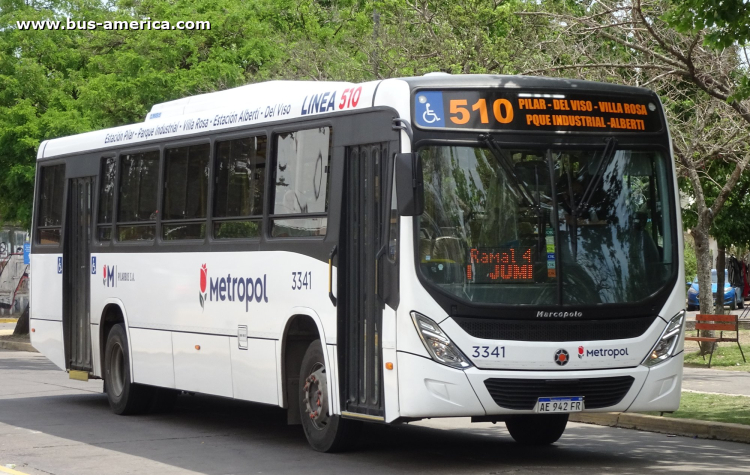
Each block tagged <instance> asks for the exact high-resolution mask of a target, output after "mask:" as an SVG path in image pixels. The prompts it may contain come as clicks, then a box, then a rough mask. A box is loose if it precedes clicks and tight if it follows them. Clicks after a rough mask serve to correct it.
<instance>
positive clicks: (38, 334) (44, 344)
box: [29, 318, 66, 371]
mask: <svg viewBox="0 0 750 475" xmlns="http://www.w3.org/2000/svg"><path fill="white" fill-rule="evenodd" d="M29 325H30V328H33V329H34V331H33V332H32V333H31V345H32V346H33V347H34V348H36V349H37V350H39V353H41V354H43V355H44V356H46V357H47V359H49V360H50V361H51V362H53V363H55V366H57V367H58V368H60V369H61V370H63V371H65V369H66V368H65V347H64V346H63V329H62V322H52V321H49V320H38V319H35V318H32V319H31V320H30V321H29Z"/></svg>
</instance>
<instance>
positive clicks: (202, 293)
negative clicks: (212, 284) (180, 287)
mask: <svg viewBox="0 0 750 475" xmlns="http://www.w3.org/2000/svg"><path fill="white" fill-rule="evenodd" d="M207 278H208V268H207V267H206V264H203V265H202V266H201V281H200V282H201V291H200V293H199V294H198V298H199V299H200V302H201V308H202V309H204V310H205V308H204V305H205V303H206V297H207V295H206V280H207Z"/></svg>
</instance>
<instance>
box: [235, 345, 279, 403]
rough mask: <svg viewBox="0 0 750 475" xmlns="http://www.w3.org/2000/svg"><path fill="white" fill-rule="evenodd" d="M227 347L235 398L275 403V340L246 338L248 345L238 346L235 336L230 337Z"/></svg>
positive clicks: (276, 397)
mask: <svg viewBox="0 0 750 475" xmlns="http://www.w3.org/2000/svg"><path fill="white" fill-rule="evenodd" d="M229 346H230V351H231V356H232V386H233V388H234V397H235V398H237V399H245V400H248V401H256V402H263V403H266V404H273V405H277V404H278V403H279V393H278V390H277V389H278V381H277V377H276V375H277V368H276V364H277V363H276V341H275V340H260V339H257V338H248V340H247V348H246V349H241V348H240V347H239V345H238V340H237V338H234V337H231V338H230V339H229Z"/></svg>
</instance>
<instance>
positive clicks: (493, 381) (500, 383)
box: [484, 376, 634, 411]
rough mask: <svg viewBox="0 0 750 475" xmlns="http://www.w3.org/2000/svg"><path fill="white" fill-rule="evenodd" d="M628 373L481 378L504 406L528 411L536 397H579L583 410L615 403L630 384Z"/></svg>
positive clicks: (623, 394)
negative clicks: (566, 377) (531, 377)
mask: <svg viewBox="0 0 750 475" xmlns="http://www.w3.org/2000/svg"><path fill="white" fill-rule="evenodd" d="M633 381H634V379H633V377H632V376H612V377H607V378H579V379H508V378H490V379H486V380H485V381H484V385H485V387H487V391H489V393H490V396H492V399H493V400H494V401H495V403H496V404H497V405H498V406H500V407H504V408H506V409H515V410H524V411H530V410H532V409H534V405H535V404H536V401H537V399H538V398H540V397H563V396H583V398H584V399H583V401H584V407H585V408H586V409H600V408H603V407H610V406H614V405H616V404H619V402H620V401H622V398H624V397H625V395H626V394H627V393H628V391H629V390H630V387H631V386H632V385H633Z"/></svg>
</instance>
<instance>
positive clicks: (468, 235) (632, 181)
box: [418, 142, 676, 305]
mask: <svg viewBox="0 0 750 475" xmlns="http://www.w3.org/2000/svg"><path fill="white" fill-rule="evenodd" d="M609 145H610V144H609V143H608V146H607V147H601V146H600V147H595V148H591V149H588V148H581V149H570V148H560V149H550V148H523V149H520V148H512V149H504V150H503V149H501V148H500V147H499V146H497V145H496V144H494V142H488V143H486V144H484V145H476V146H455V145H451V146H448V145H431V146H427V147H423V148H421V149H420V150H419V152H418V153H419V154H420V156H421V159H422V164H423V174H424V194H425V210H424V213H423V214H422V215H421V217H420V219H419V221H418V222H419V235H418V236H419V239H418V248H419V249H418V260H419V267H420V272H421V274H422V276H423V277H424V278H425V279H426V280H427V281H428V282H429V283H431V284H433V285H435V286H437V287H439V288H440V289H442V290H444V291H446V292H448V293H450V294H452V295H454V296H456V297H457V298H459V299H462V300H465V301H468V302H472V303H483V304H514V305H518V304H520V305H524V304H526V305H596V304H619V303H631V302H639V301H641V300H643V299H645V298H647V297H649V296H650V295H652V294H654V293H655V292H656V291H658V290H659V289H660V288H662V287H663V286H664V285H665V284H666V283H667V281H668V280H669V279H670V277H671V276H672V275H673V271H674V269H673V266H674V265H676V264H675V263H674V262H673V249H674V246H675V245H676V244H675V242H674V238H673V234H674V233H673V229H672V226H673V225H672V222H673V218H672V216H671V209H670V200H669V196H670V195H669V194H670V192H671V191H670V190H671V187H670V185H669V183H670V179H669V177H670V176H671V175H670V174H669V164H668V162H667V158H666V156H665V154H662V153H660V152H658V151H656V150H653V149H652V150H649V149H643V150H626V149H622V148H618V149H614V147H610V146H609ZM606 148H609V149H610V150H608V151H607V150H605V149H606Z"/></svg>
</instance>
